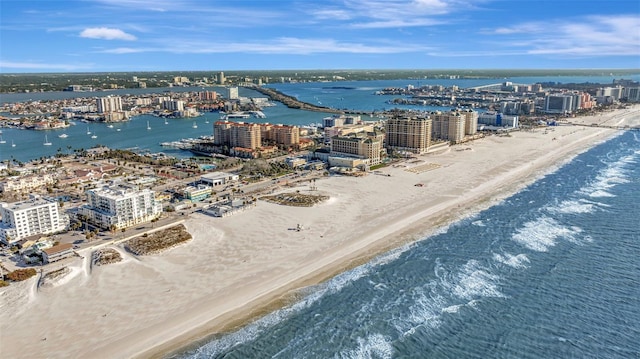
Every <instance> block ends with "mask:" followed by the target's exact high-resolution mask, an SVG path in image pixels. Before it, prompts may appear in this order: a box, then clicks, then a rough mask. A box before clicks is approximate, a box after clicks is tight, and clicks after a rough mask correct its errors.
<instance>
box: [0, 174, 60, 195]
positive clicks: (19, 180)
mask: <svg viewBox="0 0 640 359" xmlns="http://www.w3.org/2000/svg"><path fill="white" fill-rule="evenodd" d="M54 182H55V178H54V177H53V176H52V175H51V174H48V173H44V174H40V175H30V176H14V177H9V178H6V179H5V180H4V181H1V182H0V191H1V192H12V191H16V192H17V191H29V190H33V189H38V188H42V187H45V186H47V185H51V184H53V183H54Z"/></svg>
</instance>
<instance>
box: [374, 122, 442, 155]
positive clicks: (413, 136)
mask: <svg viewBox="0 0 640 359" xmlns="http://www.w3.org/2000/svg"><path fill="white" fill-rule="evenodd" d="M431 126H432V121H431V119H430V118H428V117H393V118H390V119H388V120H387V123H386V125H385V132H386V143H387V147H389V148H391V149H393V150H396V151H407V152H411V153H416V154H421V153H426V152H427V151H428V150H429V147H431Z"/></svg>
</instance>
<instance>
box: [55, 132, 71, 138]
mask: <svg viewBox="0 0 640 359" xmlns="http://www.w3.org/2000/svg"><path fill="white" fill-rule="evenodd" d="M58 137H60V138H67V137H69V135H67V134H66V133H63V134H61V135H58Z"/></svg>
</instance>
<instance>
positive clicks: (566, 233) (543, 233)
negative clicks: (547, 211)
mask: <svg viewBox="0 0 640 359" xmlns="http://www.w3.org/2000/svg"><path fill="white" fill-rule="evenodd" d="M580 232H582V230H581V229H580V228H579V227H571V228H569V227H565V226H562V225H561V224H560V223H558V222H557V221H556V220H554V219H553V218H549V217H547V216H542V217H540V218H537V219H536V220H533V221H530V222H527V223H525V224H524V226H523V227H522V228H520V229H519V230H518V231H517V232H516V233H515V234H514V235H513V237H512V239H513V240H514V241H516V242H518V243H520V244H522V245H523V246H525V247H526V248H528V249H531V250H534V251H536V252H546V251H547V250H548V249H549V248H550V247H553V246H555V245H556V240H557V239H559V238H565V239H568V240H575V235H576V234H579V233H580Z"/></svg>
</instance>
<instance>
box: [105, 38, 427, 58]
mask: <svg viewBox="0 0 640 359" xmlns="http://www.w3.org/2000/svg"><path fill="white" fill-rule="evenodd" d="M166 43H171V44H172V45H171V46H159V47H146V48H131V47H118V48H113V49H107V50H101V51H99V52H100V53H109V54H129V53H140V52H166V53H179V54H183V53H184V54H210V53H257V54H287V55H311V54H322V53H324V54H327V53H349V54H395V53H408V52H418V51H425V50H427V49H429V48H427V47H425V46H418V45H413V44H401V43H397V42H393V43H389V44H388V45H387V44H385V43H382V44H364V43H358V42H346V41H337V40H334V39H302V38H295V37H281V38H277V39H274V40H271V41H254V42H252V41H246V42H228V43H223V42H218V41H216V42H198V41H192V40H188V39H173V40H171V41H166Z"/></svg>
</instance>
